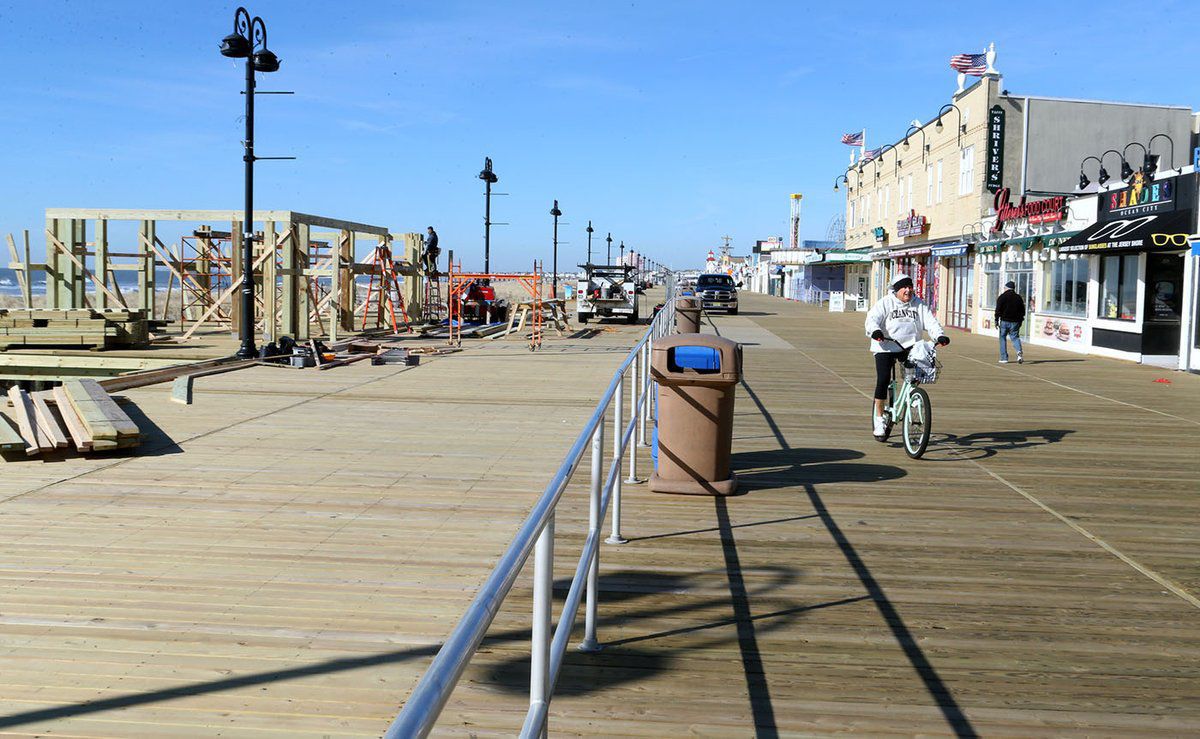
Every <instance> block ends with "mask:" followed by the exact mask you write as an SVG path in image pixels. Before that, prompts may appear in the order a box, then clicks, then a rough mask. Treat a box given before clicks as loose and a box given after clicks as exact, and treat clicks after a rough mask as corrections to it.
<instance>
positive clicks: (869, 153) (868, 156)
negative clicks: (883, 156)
mask: <svg viewBox="0 0 1200 739" xmlns="http://www.w3.org/2000/svg"><path fill="white" fill-rule="evenodd" d="M881 151H883V147H882V146H881V147H879V148H878V149H868V150H866V151H864V152H863V155H862V160H863V161H864V162H868V161H870V160H872V159H874V158H875V157H877V156H879V152H881Z"/></svg>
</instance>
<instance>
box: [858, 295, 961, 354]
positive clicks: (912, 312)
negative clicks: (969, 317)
mask: <svg viewBox="0 0 1200 739" xmlns="http://www.w3.org/2000/svg"><path fill="white" fill-rule="evenodd" d="M897 279H899V278H897ZM866 329H867V336H870V335H871V334H873V333H875V332H876V331H882V332H883V335H884V336H887V337H888V339H885V340H884V341H874V340H872V341H871V353H873V354H879V353H881V352H901V351H904V350H905V349H907V348H909V347H911V346H912V345H913V344H915V343H917V342H918V341H920V340H921V333H922V332H923V331H928V332H929V335H930V336H931V337H933V338H934V339H936V338H938V337H939V336H943V335H944V334H945V333H946V331H945V329H943V328H942V324H940V323H938V319H937V318H935V317H934V315H933V311H931V310H929V306H927V305H925V303H924V301H922V300H921V299H920V298H917V297H914V298H913V299H912V300H910V301H908V302H907V303H905V302H902V301H901V300H900V299H899V298H897V297H896V294H895V293H888V294H887V296H886V297H884V299H883V300H880V301H879V302H878V303H876V304H875V305H873V306H871V310H869V311H867V320H866Z"/></svg>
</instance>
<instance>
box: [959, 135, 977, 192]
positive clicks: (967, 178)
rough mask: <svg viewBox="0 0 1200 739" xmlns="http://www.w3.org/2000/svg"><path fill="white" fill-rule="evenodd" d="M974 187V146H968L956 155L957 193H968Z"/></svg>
mask: <svg viewBox="0 0 1200 739" xmlns="http://www.w3.org/2000/svg"><path fill="white" fill-rule="evenodd" d="M974 189H975V147H974V146H968V147H966V148H965V149H963V150H962V151H961V152H960V153H959V157H958V194H959V195H970V194H971V192H972V191H973V190H974Z"/></svg>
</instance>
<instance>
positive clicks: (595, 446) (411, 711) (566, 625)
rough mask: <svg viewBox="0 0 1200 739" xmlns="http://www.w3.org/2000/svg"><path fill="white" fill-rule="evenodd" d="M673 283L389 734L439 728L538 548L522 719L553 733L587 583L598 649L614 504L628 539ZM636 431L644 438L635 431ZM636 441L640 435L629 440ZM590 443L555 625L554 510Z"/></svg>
mask: <svg viewBox="0 0 1200 739" xmlns="http://www.w3.org/2000/svg"><path fill="white" fill-rule="evenodd" d="M674 314H675V295H674V282H673V280H672V281H668V284H667V299H666V301H665V303H664V305H663V307H662V309H661V310H660V311H659V312H658V313H657V315H655V317H654V319H653V320H652V321H651V323H650V327H649V329H647V331H646V333H645V334H644V335H643V336H642V337H641V338H640V339H639V340H638V342H637V344H636V345H635V346H634V347H633V348H632V349H630V351H629V354H628V356H626V357H625V359H624V361H622V362H621V366H620V367H618V368H617V370H616V372H615V373H614V374H613V378H612V381H611V382H609V384H608V388H607V389H606V390H605V391H604V394H603V395H602V396H601V398H600V401H599V402H598V403H597V404H596V410H595V411H593V412H592V415H591V417H590V418H589V419H588V421H587V423H586V424H584V427H583V430H582V431H580V433H579V436H578V437H577V438H576V440H575V443H574V444H573V445H572V446H571V449H570V451H568V452H567V455H566V457H565V458H564V459H563V461H562V464H561V465H559V468H558V471H557V472H556V473H555V475H554V477H553V478H551V480H550V484H548V485H547V486H546V489H545V491H544V492H543V493H542V495H541V497H540V498H539V499H538V501H537V503H536V504H534V506H533V509H532V510H531V511H530V512H529V516H528V517H527V518H526V519H525V521H524V522H523V523H522V524H521V527H520V528H519V529H517V533H516V535H515V536H514V537H513V540H512V542H511V543H510V544H509V545H508V548H507V549H506V550H505V552H504V554H503V555H502V556H501V557H500V560H499V562H497V564H496V567H495V569H493V570H492V573H491V574H490V575H489V576H488V578H487V580H486V581H485V582H484V583H483V586H482V587H481V588H480V589H479V593H478V594H477V595H476V596H475V599H474V600H473V601H472V602H471V605H470V606H469V607H468V608H467V610H466V613H464V614H463V616H462V618H461V619H460V620H459V622H458V625H456V626H455V627H454V631H452V632H451V633H450V636H449V637H448V638H447V639H446V641H445V643H443V644H442V648H441V649H440V650H439V651H438V653H437V656H436V657H434V659H433V663H432V664H430V666H429V669H428V670H426V671H425V674H424V675H423V676H422V677H421V680H420V682H418V683H417V686H416V688H414V689H413V692H412V695H411V696H409V698H408V700H407V701H406V702H405V704H404V707H403V709H401V711H400V715H399V716H397V717H396V720H395V721H393V722H392V725H391V726H390V727H389V728H388V730H387V733H386V734H385V735H384V736H385V737H386V738H387V739H410V737H424V736H427V735H428V734H429V732H430V731H431V730H432V729H433V726H434V724H435V723H436V722H437V719H438V716H439V715H440V714H441V712H442V708H443V707H445V705H446V701H448V700H449V699H450V694H451V693H452V692H453V690H454V688H455V686H456V685H457V684H458V681H459V679H460V678H461V677H462V673H463V671H464V670H465V669H466V667H467V665H468V664H469V663H470V661H471V658H472V657H474V655H475V651H476V650H477V649H478V648H479V644H480V642H481V641H482V640H483V637H484V635H485V634H486V633H487V630H488V627H489V626H491V623H492V621H493V619H495V617H496V614H497V613H498V612H499V610H500V607H501V605H502V604H503V603H504V599H505V598H506V597H507V596H508V594H509V592H510V591H511V590H512V586H513V583H514V582H515V581H516V579H517V576H518V575H519V574H520V573H521V570H522V569H523V568H524V566H525V563H526V560H528V558H529V555H530V553H531V552H532V554H533V559H534V573H533V617H532V630H531V632H532V645H531V650H530V679H529V711H528V712H527V713H526V715H525V723H524V726H523V727H522V728H521V736H523V737H540V736H544V735H545V733H546V716H547V712H548V710H549V707H550V699H551V696H552V695H553V693H554V686H555V683H556V682H557V680H558V674H559V670H560V669H561V668H562V664H563V659H564V657H565V655H566V651H567V646H568V641H569V640H570V637H571V631H572V629H573V628H574V625H575V620H576V616H577V615H578V611H579V606H580V602H581V601H582V599H583V596H584V594H585V592H586V595H587V602H586V607H585V610H584V637H583V642H582V643H581V644H580V645H579V649H580V650H582V651H597V650H598V649H599V648H600V642H599V640H598V639H597V638H596V622H597V613H598V609H599V592H598V591H599V587H598V580H599V575H600V536H601V530H602V529H603V527H604V519H605V517H606V515H607V512H608V508H609V505H610V503H611V505H612V528H611V530H610V534H609V536H608V538H607V539H605V541H606V542H608V543H610V544H624V543H625V541H626V540H625V539H624V538H623V537H622V536H621V484H622V479H621V468H622V466H623V460H624V457H625V456H626V455H628V457H629V477H628V478H626V479H625V480H624V482H625V483H637V482H641V480H640V479H638V477H637V448H638V447H639V446H642V447H644V446H648V445H649V440H648V438H647V436H646V417H647V416H648V415H649V414H648V413H647V411H648V410H649V403H650V402H651V400H650V398H651V392H650V389H651V382H650V350H651V345H652V343H653V341H654V340H655V339H658V338H660V337H663V336H666V335H668V334H669V333H670V332H671V329H672V327H673V324H674V320H673V319H674ZM627 374H629V375H631V378H630V379H631V382H630V394H629V421H628V422H627V423H626V422H625V421H624V418H623V411H624V404H625V399H624V392H625V390H624V388H625V376H626V375H627ZM610 407H611V409H612V431H613V441H612V458H611V461H610V463H609V465H608V471H607V473H605V471H604V462H605V454H604V446H605V443H604V434H605V430H604V429H605V425H606V423H605V421H606V416H607V415H608V411H609V408H610ZM635 439H636V442H634V440H635ZM631 442H634V443H631ZM588 449H590V450H591V484H590V494H589V510H588V533H587V538H586V539H585V540H584V544H583V550H582V553H581V554H580V556H579V564H578V565H577V566H576V567H575V574H574V577H572V578H571V586H570V588H569V589H568V591H567V596H566V599H565V601H564V603H563V607H562V612H561V613H560V615H559V618H558V622H557V624H554V627H553V631H551V621H552V613H551V611H552V608H551V606H552V605H553V593H552V589H553V578H554V518H555V512H556V509H557V507H558V503H559V501H560V500H561V499H562V496H563V493H564V491H565V490H566V488H567V485H568V484H569V483H570V481H571V478H572V477H573V476H574V474H575V471H576V470H577V469H578V468H579V465H580V463H581V462H582V461H583V457H584V454H585V452H586V451H587V450H588Z"/></svg>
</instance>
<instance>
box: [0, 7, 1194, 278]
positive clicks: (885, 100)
mask: <svg viewBox="0 0 1200 739" xmlns="http://www.w3.org/2000/svg"><path fill="white" fill-rule="evenodd" d="M235 7H236V6H235V5H227V4H222V3H212V2H186V3H184V2H162V3H146V2H138V3H132V2H105V3H96V2H66V1H62V0H49V1H46V2H33V1H32V0H31V1H29V2H18V3H11V2H0V39H3V43H0V62H2V63H3V68H4V69H5V70H6V74H5V75H4V82H3V83H2V84H3V86H4V95H3V98H2V99H3V101H4V102H3V108H0V137H2V140H3V141H4V145H3V147H0V177H2V178H3V180H2V183H3V184H2V186H0V188H2V189H0V193H2V194H3V197H2V198H0V233H8V232H19V231H20V230H21V229H23V228H29V229H32V230H33V232H34V239H33V241H34V244H35V245H36V244H40V243H41V241H42V240H41V239H39V238H37V235H38V234H39V233H40V232H41V228H42V227H43V209H44V208H46V207H111V208H121V207H128V208H228V209H235V208H240V207H241V202H242V195H241V189H242V176H241V147H240V139H241V126H242V123H241V121H240V116H241V106H242V100H241V95H240V94H239V90H240V89H241V86H242V77H241V67H240V66H238V64H237V63H236V62H233V61H230V60H226V59H224V58H222V57H221V56H220V55H219V54H218V53H217V44H218V42H219V40H220V38H221V37H222V36H223V35H225V34H226V33H228V32H229V31H230V30H231V26H232V17H233V11H234V9H235ZM249 10H250V11H251V12H252V13H254V14H258V15H261V16H262V17H263V18H264V19H265V20H266V23H267V28H268V32H269V36H270V39H269V40H270V45H271V47H272V49H273V50H274V51H276V53H278V54H279V56H280V57H281V58H282V59H283V67H282V69H281V71H280V72H278V73H276V74H273V75H264V76H260V82H259V84H260V89H276V90H294V91H296V95H294V96H272V97H265V96H264V97H260V98H259V99H258V115H257V121H258V133H257V147H258V153H259V154H260V155H263V156H267V155H296V156H298V157H299V159H298V160H297V161H295V162H263V163H260V164H259V165H258V167H257V168H256V200H255V204H256V207H258V208H264V209H266V208H278V209H291V210H297V211H304V212H310V213H319V214H322V215H328V216H333V217H338V218H345V219H350V220H357V221H362V222H367V223H374V224H379V225H385V226H388V227H389V228H392V229H393V230H396V231H408V230H413V231H416V230H423V229H424V227H425V226H427V225H431V224H432V225H434V226H435V227H437V228H438V231H439V233H440V234H441V236H442V245H443V247H444V248H451V249H454V250H455V252H456V254H457V255H461V256H462V257H463V259H464V262H465V263H466V266H467V267H468V268H481V267H482V241H483V238H482V231H483V228H482V214H483V194H482V193H483V185H482V182H480V181H479V180H478V179H476V174H477V173H478V172H479V170H480V168H481V167H482V164H483V158H484V156H491V157H492V159H493V160H494V162H495V168H496V172H497V173H498V174H499V176H500V182H499V184H498V185H497V187H496V190H497V191H498V192H504V193H509V195H507V196H501V197H497V198H495V199H494V200H493V219H494V220H495V221H498V222H506V223H508V224H510V225H507V226H497V227H495V228H493V232H492V255H493V256H492V259H493V267H494V268H495V269H527V268H528V267H529V265H530V263H531V261H532V260H533V259H534V258H535V257H538V258H544V259H545V260H546V261H547V262H549V258H550V222H551V218H550V216H549V214H548V212H547V211H548V210H549V209H550V206H551V203H552V201H553V200H554V199H555V198H557V199H558V200H559V205H560V207H561V208H562V210H563V212H564V217H563V219H562V221H563V223H564V225H563V226H562V227H561V230H560V238H561V239H562V240H563V241H564V242H569V243H567V244H563V245H562V246H561V247H560V264H570V263H574V262H578V261H582V259H583V257H584V250H585V245H586V238H585V234H584V232H583V229H584V227H585V226H586V225H587V221H588V219H589V218H590V219H591V220H592V221H593V223H594V226H595V228H596V229H597V231H598V233H597V236H598V237H602V236H603V235H604V234H605V233H607V232H609V231H611V232H612V234H613V237H614V239H616V240H618V241H619V240H624V241H625V243H626V244H627V245H628V246H630V247H631V248H635V249H637V250H638V251H642V252H644V253H647V254H651V255H654V256H656V257H658V258H659V259H660V260H661V261H664V262H666V263H669V264H672V265H674V266H677V267H685V266H686V267H690V266H697V264H698V262H699V260H700V259H702V257H703V254H704V253H705V252H706V251H707V250H708V249H709V248H712V247H713V246H715V245H717V244H719V243H720V237H721V236H722V235H724V234H729V235H730V236H733V237H734V245H735V247H736V249H737V251H748V250H749V246H750V245H751V244H752V243H753V240H754V239H756V238H765V237H767V236H771V235H785V234H786V233H787V219H788V207H789V203H788V195H789V193H792V192H802V193H804V195H805V200H804V205H805V212H804V225H803V229H802V230H803V235H804V236H805V237H807V238H823V237H824V236H825V231H826V227H827V225H828V223H829V221H830V219H831V218H832V217H833V216H834V215H835V214H836V213H838V212H840V210H841V208H842V200H841V199H840V198H839V197H838V195H840V193H834V192H833V191H832V183H833V180H834V178H835V177H836V175H837V174H839V173H840V172H842V171H843V170H844V168H845V165H846V163H847V161H848V159H847V157H848V153H849V152H848V149H847V147H845V146H843V145H841V144H839V143H838V138H839V136H840V135H841V133H842V132H844V131H853V130H858V129H860V128H862V127H863V126H866V127H867V129H868V131H869V139H868V144H869V145H871V146H878V145H880V144H883V143H887V142H890V141H894V140H895V139H896V138H899V137H900V136H901V135H902V134H903V133H904V129H905V128H906V127H907V124H908V122H909V121H910V120H912V119H913V118H921V119H928V118H930V117H932V115H933V114H934V113H935V112H936V111H937V109H938V107H939V106H940V105H941V104H942V103H944V102H946V101H947V100H948V98H949V95H950V93H951V92H952V91H953V90H954V87H955V75H954V72H953V71H952V70H950V69H949V68H948V66H947V61H948V59H949V57H950V56H951V55H952V54H954V53H956V52H966V51H981V50H982V49H983V48H984V46H985V45H986V44H987V43H988V42H991V41H994V42H995V43H996V46H997V51H998V53H999V59H998V63H997V66H998V67H999V69H1000V71H1001V72H1003V73H1004V75H1005V86H1006V87H1007V88H1009V89H1010V90H1011V91H1012V92H1013V93H1014V94H1015V93H1027V94H1034V95H1050V96H1063V97H1078V98H1097V99H1109V100H1122V101H1139V102H1153V103H1164V104H1176V105H1191V106H1193V107H1195V106H1197V105H1200V99H1198V98H1200V94H1198V86H1197V83H1196V82H1195V80H1196V79H1198V78H1200V77H1198V75H1197V61H1196V59H1197V52H1200V42H1197V40H1196V35H1195V34H1194V33H1192V32H1191V29H1193V28H1194V27H1195V25H1196V23H1197V21H1198V20H1200V9H1197V5H1196V3H1195V2H1193V1H1167V2H1155V3H1141V4H1134V3H1129V2H1121V3H1117V2H1105V1H1092V2H1078V3H1075V2H1069V3H1068V2H1061V3H1060V2H1053V3H1047V2H1039V3H1025V2H1006V3H1003V4H999V3H976V4H970V5H967V4H962V3H950V2H926V3H923V4H921V3H894V2H887V3H883V2H873V1H871V0H868V1H865V2H858V3H853V4H841V3H836V4H835V3H812V2H788V3H752V4H733V3H728V2H724V3H716V2H686V3H683V2H680V3H675V2H635V3H628V2H624V3H605V2H599V3H593V4H588V5H584V4H582V3H579V4H576V3H570V2H562V1H559V2H545V3H542V2H538V3H533V2H526V3H482V2H481V3H462V2H440V3H430V2H421V3H395V2H342V3H331V2H319V3H318V2H298V1H295V0H293V1H291V2H277V1H274V0H272V1H268V2H259V3H257V4H255V5H252V6H249ZM1176 29H1188V30H1187V31H1186V32H1184V33H1174V31H1175V30H1176ZM595 243H596V244H597V245H599V246H600V247H603V241H601V240H599V239H598V240H597V241H596V242H595ZM3 256H4V259H0V261H3V262H6V261H7V254H4V255H3Z"/></svg>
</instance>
